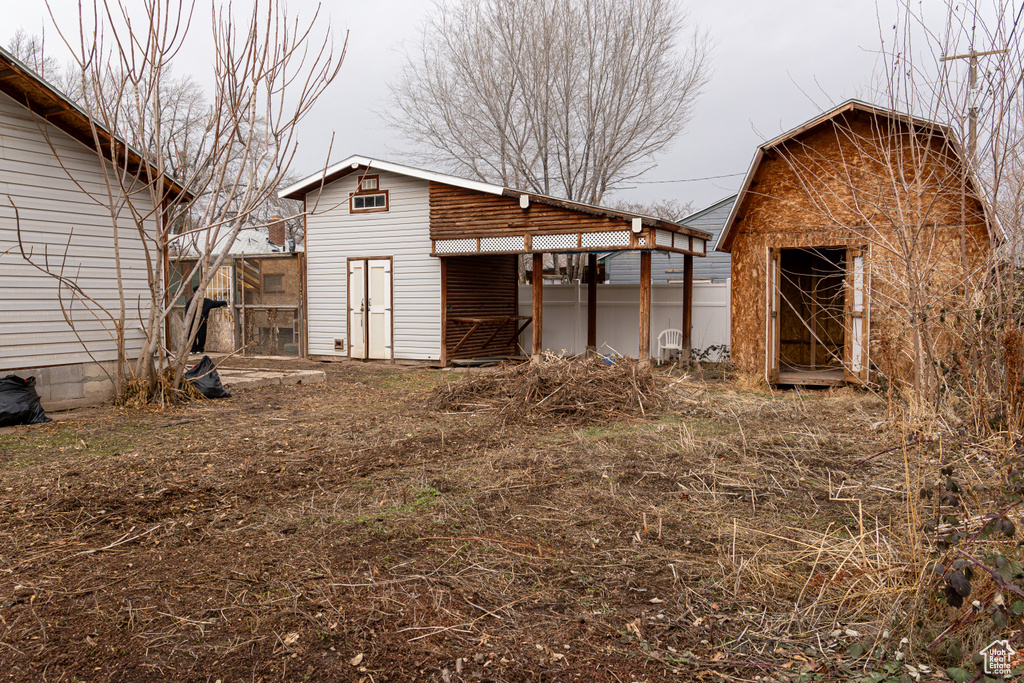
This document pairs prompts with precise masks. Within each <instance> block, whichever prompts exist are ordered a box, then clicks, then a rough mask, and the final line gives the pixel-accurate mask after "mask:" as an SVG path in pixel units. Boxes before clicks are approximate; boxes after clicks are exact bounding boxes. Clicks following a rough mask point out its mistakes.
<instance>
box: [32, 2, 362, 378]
mask: <svg viewBox="0 0 1024 683" xmlns="http://www.w3.org/2000/svg"><path fill="white" fill-rule="evenodd" d="M194 10H195V6H194V5H193V4H192V3H190V2H185V0H146V1H145V2H144V3H134V2H128V1H127V0H103V1H102V2H100V3H99V4H98V5H97V8H96V12H95V14H93V15H87V14H84V13H83V14H82V15H80V16H79V19H78V24H77V26H74V27H67V26H60V23H61V22H60V18H59V17H54V20H55V22H56V23H57V24H58V31H59V32H60V35H61V38H62V39H63V40H64V42H65V43H66V44H67V45H68V47H69V48H70V49H71V51H72V53H73V55H74V61H75V64H74V71H75V73H77V74H78V77H79V82H78V88H79V90H78V97H77V99H78V101H79V103H80V105H81V106H82V107H83V109H84V110H85V111H86V112H87V114H88V115H89V118H90V123H91V125H92V137H93V141H94V144H95V146H96V148H97V151H100V152H102V153H104V155H105V156H106V157H107V158H109V159H111V160H112V162H113V163H112V164H109V165H104V166H103V169H104V180H105V190H104V191H103V192H102V193H97V192H95V191H94V190H91V189H90V190H88V191H89V192H90V194H91V196H92V197H93V198H94V200H96V201H97V202H98V203H100V204H101V205H102V206H103V207H104V210H105V211H106V212H107V213H109V215H110V217H111V227H112V234H113V252H114V259H115V261H114V263H115V266H114V269H115V276H116V282H117V289H118V305H117V307H116V309H112V310H110V309H108V310H102V311H99V310H95V311H93V313H94V315H95V316H96V317H97V318H105V319H107V320H108V323H107V324H108V326H109V329H110V330H111V331H112V334H113V335H115V336H116V337H117V340H118V357H119V361H118V369H117V377H116V378H115V389H116V391H117V392H118V393H119V394H122V393H123V392H125V391H126V390H127V389H129V388H132V390H133V391H135V392H141V393H143V394H144V395H146V396H148V397H150V398H158V397H160V396H161V395H162V394H161V390H162V389H163V388H166V387H170V388H177V386H178V384H179V383H180V381H181V377H182V374H183V369H184V365H185V361H186V360H187V358H188V350H189V347H190V342H191V339H192V338H193V337H194V336H195V334H196V331H197V330H198V322H199V320H198V316H197V311H198V304H199V303H201V296H202V291H204V290H205V288H206V286H207V284H208V283H209V282H210V280H211V278H212V277H213V275H214V273H215V272H216V270H217V268H218V267H219V266H220V264H221V262H222V261H223V259H224V256H225V254H226V251H227V249H228V248H230V245H231V243H232V242H233V240H234V237H235V236H236V235H237V234H238V231H239V230H240V229H242V227H244V226H246V225H247V224H249V223H251V221H252V220H253V219H254V216H255V215H256V214H257V212H258V211H259V210H260V208H261V207H263V206H264V205H265V204H266V203H267V201H268V200H269V199H271V198H272V197H273V196H274V193H275V191H276V188H277V186H278V185H279V183H280V182H281V180H282V179H284V178H285V177H287V174H288V169H289V165H290V163H291V161H292V157H293V156H294V153H295V131H296V126H297V124H298V123H299V121H301V120H302V118H303V117H304V115H305V114H306V113H308V111H309V109H310V108H311V107H312V106H313V104H314V103H315V102H316V100H317V98H318V97H319V95H320V94H321V93H323V92H324V89H325V88H326V87H327V85H329V84H330V83H331V81H332V80H333V79H334V77H335V76H336V75H337V73H338V70H339V68H340V66H341V62H342V60H343V57H344V48H342V50H341V52H340V53H338V54H335V52H334V48H333V43H332V40H331V38H330V34H329V32H327V33H325V34H323V35H322V36H321V37H317V33H318V31H317V23H318V17H317V16H314V17H313V18H312V19H311V20H308V21H299V20H298V19H291V18H289V17H288V15H287V13H286V12H285V10H284V9H283V7H282V6H281V5H280V4H279V3H278V2H276V0H269V1H268V2H256V3H254V4H253V6H252V9H251V11H250V12H249V13H248V16H247V17H245V19H244V21H242V22H239V21H238V18H237V17H236V16H235V15H234V14H233V13H232V9H231V7H230V6H225V7H221V6H218V5H216V4H215V5H213V6H212V7H211V15H212V16H211V17H210V21H209V23H210V25H211V26H212V29H213V30H212V35H211V37H210V44H211V45H212V47H213V54H214V59H213V64H212V67H211V76H212V79H213V84H214V94H213V98H212V102H210V103H209V104H207V103H206V101H205V97H204V96H203V94H202V93H201V92H200V91H199V89H198V88H197V87H196V85H195V83H194V82H193V81H192V80H191V79H188V78H183V79H174V78H173V77H172V76H171V67H172V65H173V63H174V58H175V56H176V55H177V54H178V53H179V52H180V51H181V49H182V47H183V43H184V40H185V38H186V36H187V35H188V33H189V31H190V29H191V28H192V26H193V12H194ZM51 15H52V11H51ZM196 23H199V22H196ZM203 23H205V22H203ZM108 133H113V135H110V134H108ZM132 147H134V148H135V149H137V150H141V154H142V157H141V158H139V157H138V156H137V155H135V154H134V153H133V152H132V151H131V148H132ZM171 173H174V174H175V175H176V178H175V179H176V180H177V182H179V183H181V184H182V185H183V186H184V187H186V188H188V194H179V195H175V194H173V193H172V192H171V185H170V183H169V181H168V178H169V174H171ZM68 174H69V177H72V180H74V177H73V175H72V173H71V172H70V171H69V173H68ZM85 189H86V188H83V190H85ZM126 219H127V220H128V224H129V225H130V226H131V228H130V232H131V233H132V234H130V235H125V234H123V232H124V230H125V228H124V225H125V221H126ZM180 235H184V236H186V237H187V236H190V235H196V236H198V242H199V243H200V246H201V251H202V253H203V258H201V259H200V260H199V261H198V262H197V264H196V266H195V268H194V269H193V272H191V273H189V274H187V276H186V277H185V278H184V279H183V281H182V283H183V284H182V286H184V283H188V282H190V281H191V279H192V276H193V275H195V274H196V273H199V275H200V287H199V292H198V293H197V294H196V295H195V296H193V297H192V299H191V301H190V304H189V307H188V309H187V310H188V313H187V315H186V321H185V323H186V324H185V325H183V327H182V332H181V337H180V338H179V339H176V340H167V339H165V338H164V328H165V321H166V320H167V319H168V318H169V316H170V315H171V313H172V311H173V309H174V304H175V303H176V301H177V299H178V297H179V295H180V294H181V293H182V292H180V291H177V292H168V291H167V287H166V286H165V279H164V274H165V272H166V271H167V268H168V264H167V263H166V254H167V253H168V247H169V245H170V243H171V241H172V240H174V239H176V238H177V237H178V236H180ZM125 240H131V241H132V242H133V243H134V242H139V241H141V243H142V244H144V245H145V249H144V258H145V267H146V273H147V279H148V285H149V286H148V289H149V294H148V300H145V301H132V300H130V299H129V298H128V296H127V295H126V293H125V286H124V283H125V273H124V265H123V261H122V258H121V253H120V250H121V247H122V244H123V243H124V242H125ZM215 245H222V252H221V253H215V252H214V246H215ZM54 276H55V277H62V275H61V274H60V273H54ZM66 280H67V278H65V281H66ZM65 281H62V283H63V284H64V285H65V287H66V288H67V289H69V290H70V291H71V293H72V296H74V297H75V298H76V299H77V300H78V303H79V305H82V306H85V307H86V308H89V307H90V302H89V300H88V298H87V297H83V296H80V295H78V294H76V287H75V286H74V284H73V283H70V282H65ZM133 319H134V320H136V321H138V322H140V323H141V324H142V327H143V329H144V330H145V334H146V336H145V341H144V343H143V344H142V348H141V350H140V351H138V352H137V353H133V352H130V351H129V350H128V349H127V348H126V345H125V343H124V331H125V330H126V328H127V324H128V322H129V321H130V320H133ZM169 346H171V347H173V348H175V349H177V350H176V351H173V352H172V351H170V350H168V347H169ZM163 368H169V369H170V370H171V373H170V376H169V377H168V376H166V375H164V374H163V372H162V369H163ZM165 380H166V381H165Z"/></svg>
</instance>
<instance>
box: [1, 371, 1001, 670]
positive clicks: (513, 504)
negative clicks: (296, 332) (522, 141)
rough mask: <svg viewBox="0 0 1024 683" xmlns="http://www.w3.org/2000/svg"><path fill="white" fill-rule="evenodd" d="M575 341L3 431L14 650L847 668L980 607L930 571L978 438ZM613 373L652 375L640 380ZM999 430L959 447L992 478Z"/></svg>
mask: <svg viewBox="0 0 1024 683" xmlns="http://www.w3.org/2000/svg"><path fill="white" fill-rule="evenodd" d="M570 365H571V367H553V366H549V367H534V368H532V369H531V368H530V367H529V366H527V367H524V368H505V369H502V370H500V371H499V372H495V373H487V374H480V375H478V376H474V377H470V378H468V379H467V380H466V381H465V383H464V384H463V383H461V382H452V383H451V384H450V385H448V384H447V383H445V382H444V380H445V379H446V378H448V377H450V375H448V374H447V373H439V372H436V371H430V370H414V371H396V370H394V369H391V368H381V367H380V366H375V365H361V364H342V365H340V366H335V365H331V366H322V365H320V366H317V367H319V368H324V367H326V368H327V369H328V371H329V372H331V373H332V374H331V378H330V381H329V383H328V384H327V385H325V386H298V387H273V388H267V389H262V390H256V391H249V392H239V393H238V394H237V395H236V397H235V398H232V399H229V400H226V401H217V402H213V403H208V402H195V403H191V404H187V405H183V406H179V407H175V408H173V409H170V410H168V411H163V412H158V411H153V410H152V409H146V410H124V411H121V412H116V411H109V410H108V411H98V412H97V413H96V414H95V415H94V416H93V417H89V418H86V419H83V420H81V421H79V422H73V423H68V422H64V423H55V424H53V425H50V426H46V425H42V426H40V427H39V428H32V429H31V430H27V431H25V432H23V433H11V432H8V433H5V434H2V435H0V476H2V477H3V480H4V481H5V485H4V489H5V490H3V491H0V514H2V517H0V566H3V567H4V568H6V569H10V570H11V571H10V573H9V574H8V575H6V576H3V575H0V605H3V606H4V607H3V611H2V612H0V614H2V615H3V617H4V619H5V620H6V623H0V662H3V663H4V664H6V665H7V666H8V670H9V671H11V672H14V673H13V674H12V675H13V678H15V679H18V678H19V677H20V678H21V679H23V680H33V679H38V678H40V674H41V672H43V671H44V670H45V671H47V672H49V673H53V674H55V675H54V676H53V678H54V679H57V678H58V677H59V675H60V674H64V677H65V679H67V678H69V677H71V676H73V675H77V676H79V677H84V678H90V679H91V678H96V677H98V676H97V675H95V674H93V673H92V672H93V671H94V669H95V668H96V667H97V666H98V667H100V670H101V671H103V672H104V676H106V677H107V678H110V679H116V678H117V677H119V676H120V677H121V678H129V679H130V677H131V675H135V674H129V673H127V672H129V671H135V670H136V668H137V667H142V668H141V669H139V670H140V671H143V672H145V673H144V674H142V673H140V674H138V675H140V676H142V677H143V678H145V677H146V676H147V675H150V674H152V675H153V676H157V677H160V678H161V679H163V680H192V679H195V678H196V677H200V676H207V675H213V676H216V677H222V678H224V679H225V680H227V679H231V680H234V679H236V678H239V679H246V680H249V679H256V678H259V677H263V678H264V679H265V680H291V679H293V678H296V677H299V678H301V677H302V676H303V675H306V673H307V672H310V671H311V672H312V673H310V676H311V677H313V678H315V677H320V678H321V679H322V680H345V681H348V680H358V677H360V676H362V677H364V678H366V677H372V679H373V680H375V681H383V680H429V681H445V680H448V681H468V680H478V679H480V678H484V679H491V680H500V681H526V680H542V679H545V680H563V679H565V680H569V679H572V680H575V679H576V677H577V676H578V677H579V678H580V679H581V680H592V681H616V680H650V681H655V680H674V679H678V677H679V676H687V677H689V678H695V679H700V678H701V677H704V678H706V679H707V680H720V677H722V676H724V677H734V678H737V679H738V680H752V679H753V678H754V677H755V676H762V678H765V677H767V678H769V679H773V680H796V679H798V678H799V677H800V676H801V675H802V674H808V673H815V672H817V673H819V674H820V675H821V676H823V677H825V678H826V679H831V680H836V679H840V680H845V679H849V678H851V677H852V674H851V672H853V671H855V670H858V669H859V668H861V667H862V663H861V662H860V661H856V662H855V661H853V660H852V658H851V657H850V656H849V655H848V654H847V648H848V647H849V646H850V645H851V644H853V643H859V642H864V643H866V644H867V645H868V646H871V645H872V644H873V643H876V642H880V641H881V638H880V634H881V633H882V632H883V631H884V630H887V629H890V630H894V631H895V629H896V628H899V627H900V624H901V623H902V622H903V621H905V619H906V616H907V615H909V614H911V613H912V609H913V606H914V605H917V604H925V605H926V606H927V609H928V610H931V611H925V612H921V613H922V614H923V615H924V616H925V617H926V618H927V619H929V620H930V624H929V626H928V629H926V630H928V633H927V634H925V633H923V632H922V633H921V634H920V636H919V637H918V640H924V639H926V638H925V637H926V636H930V637H931V638H932V639H934V638H935V637H937V636H938V635H939V634H940V633H941V631H942V630H943V629H946V628H947V626H949V624H950V623H954V621H953V620H955V619H957V618H962V617H963V616H964V614H965V612H962V613H958V614H959V616H958V614H954V613H953V611H952V610H951V609H950V608H946V607H944V605H942V604H941V603H940V602H939V601H938V600H936V599H935V597H934V596H935V595H936V594H937V593H936V591H935V590H934V586H933V585H931V584H927V585H926V584H922V583H921V581H920V576H921V574H920V564H919V561H918V560H917V559H916V558H918V557H923V556H924V555H923V554H922V553H927V552H930V551H929V550H928V548H930V547H931V546H928V545H927V544H928V543H931V540H929V539H928V538H927V537H923V536H921V534H919V533H918V534H917V536H919V537H921V545H920V546H914V545H912V544H911V543H909V541H908V539H913V538H914V537H915V536H914V534H912V533H911V530H912V529H913V528H914V525H915V522H913V519H914V517H913V516H912V515H910V514H909V513H908V509H909V508H908V500H911V501H919V500H920V499H919V498H918V497H917V489H916V488H915V487H916V486H917V485H918V482H920V481H931V480H933V479H934V478H935V477H936V474H935V472H936V471H937V467H938V466H939V465H940V464H943V463H944V462H945V461H948V460H950V459H952V458H953V457H954V455H953V454H951V453H950V452H949V451H948V449H947V450H945V451H943V452H942V453H941V454H940V453H938V452H937V451H936V450H935V447H933V446H931V445H921V446H919V447H917V446H915V447H914V448H911V449H907V450H905V449H901V448H898V445H899V444H900V443H902V439H903V438H904V437H903V436H902V435H901V434H894V433H893V432H891V431H888V430H886V429H884V428H876V427H877V425H878V424H879V422H880V421H881V420H882V418H883V417H884V410H885V407H884V405H883V404H882V402H881V401H880V400H878V399H876V398H874V397H873V396H871V395H868V394H864V393H861V392H852V391H851V392H839V393H836V392H823V391H819V392H801V393H797V392H783V393H776V394H774V395H772V394H765V393H757V392H751V391H746V390H742V389H740V388H738V387H737V386H736V385H725V384H710V385H708V384H704V383H701V382H696V381H694V380H693V377H692V376H690V375H680V374H678V373H677V372H673V373H671V374H669V373H657V372H656V373H653V374H650V375H648V374H643V373H640V372H639V371H638V372H636V373H635V374H632V373H633V370H632V369H630V368H629V367H628V366H622V367H620V368H615V367H610V368H606V367H589V366H581V365H579V364H578V363H574V364H570ZM512 372H518V373H521V374H517V375H515V377H517V378H518V379H519V381H514V380H510V379H509V378H508V377H502V374H503V373H512ZM616 372H618V373H621V374H619V375H615V374H614V373H616ZM553 377H554V378H558V377H561V378H562V380H563V383H565V382H572V383H576V382H579V381H582V384H583V387H586V388H587V391H586V393H578V392H580V391H582V390H580V389H578V388H577V389H573V388H571V387H560V386H559V385H558V383H557V381H555V380H552V378H553ZM608 377H617V378H618V381H620V382H622V381H623V379H624V378H625V380H626V381H629V382H633V381H635V382H636V384H635V385H633V384H624V385H623V386H624V387H625V389H626V391H625V392H620V394H622V395H624V396H625V398H622V397H619V398H616V399H614V400H618V401H623V402H624V403H615V402H614V401H613V400H612V399H609V398H608V392H609V391H610V388H609V385H608V384H605V383H604V382H603V380H604V379H605V378H608ZM581 378H582V379H581ZM648 382H650V383H651V384H647V383H648ZM510 386H511V387H513V388H515V387H519V388H518V389H517V390H516V391H517V392H519V393H513V394H512V395H509V394H508V393H502V392H507V391H509V387H510ZM631 386H633V387H635V388H634V389H630V387H631ZM437 387H441V388H440V389H437V390H436V391H435V388H437ZM527 387H533V389H529V390H528V388H527ZM631 391H635V392H636V393H635V394H634V398H629V394H630V392H631ZM487 392H491V393H487ZM530 392H533V393H530ZM574 392H577V393H574ZM531 396H532V398H529V397H531ZM569 396H571V397H572V399H573V400H572V401H570V400H568V399H567V398H559V397H569ZM651 396H657V401H656V402H648V401H649V400H650V397H651ZM439 397H442V398H439ZM556 399H557V400H556ZM442 400H444V401H452V403H443V404H440V405H444V407H443V408H439V407H438V406H439V401H442ZM524 400H525V401H532V402H533V403H532V404H530V403H527V404H526V405H524V404H523V403H522V401H524ZM630 401H634V402H633V403H630ZM466 404H483V405H476V406H475V407H474V406H469V405H466ZM556 405H557V406H560V407H559V408H558V410H561V411H566V412H557V411H555V410H550V411H549V409H550V408H554V407H555V406H556ZM630 405H633V406H634V407H633V408H632V409H630V408H629V406H630ZM640 405H642V406H643V410H642V411H641V410H640V408H639V406H640ZM509 406H514V408H510V407H509ZM538 406H539V408H540V409H539V410H538V409H537V408H538ZM580 406H582V408H583V409H582V411H581V410H580ZM623 406H625V407H623ZM655 406H656V407H655ZM460 407H461V408H462V410H466V409H467V408H468V409H469V410H468V412H461V411H460V410H456V409H455V408H460ZM645 416H646V417H645ZM894 445H895V446H897V448H895V449H894V448H893V446H894ZM992 446H993V444H981V445H980V449H989V450H991V448H992ZM915 448H916V450H915ZM980 449H974V450H972V451H970V452H969V453H968V452H967V451H963V452H960V451H958V452H957V455H956V456H955V457H956V458H959V460H957V462H963V463H966V464H964V465H962V468H963V471H965V472H967V471H970V472H972V473H975V472H976V476H977V478H978V479H979V480H989V479H990V478H991V477H992V476H993V473H995V472H997V470H998V463H990V462H989V461H983V460H979V459H978V458H979V457H981V458H990V459H991V458H992V457H993V456H990V455H986V454H985V452H984V451H983V450H980ZM968 465H969V466H968ZM990 465H991V466H990ZM908 472H909V473H910V476H908V474H907V473H908ZM972 476H975V474H972ZM972 481H973V480H972ZM908 491H910V492H911V493H912V495H911V496H910V497H909V498H908V496H907V492H908ZM914 505H915V506H917V507H915V509H917V510H918V513H916V514H917V518H922V517H926V516H928V515H932V514H933V511H932V510H931V509H930V508H927V507H926V506H927V501H926V502H925V503H917V502H915V503H914ZM920 506H925V507H920ZM921 510H924V512H921ZM978 585H979V588H978V590H979V591H984V590H988V589H986V588H985V587H984V585H983V584H982V583H979V584H978ZM16 586H17V587H18V588H16ZM19 591H20V592H19ZM964 609H965V610H966V609H967V608H966V607H965V608H964ZM851 633H852V634H854V635H851ZM90 641H91V643H92V644H90ZM879 647H882V646H881V645H880V646H879ZM567 648H568V649H567ZM358 655H362V656H363V658H362V659H361V660H359V661H360V663H359V664H358V665H352V664H351V663H350V662H352V661H354V660H355V658H356V657H357V656H358ZM918 656H930V655H913V657H918ZM933 659H936V660H937V657H935V658H933ZM907 661H911V659H908V660H907ZM359 667H363V668H365V669H366V671H360V670H359ZM57 672H59V673H57ZM48 675H49V674H48Z"/></svg>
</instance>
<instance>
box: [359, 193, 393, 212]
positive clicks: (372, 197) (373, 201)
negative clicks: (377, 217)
mask: <svg viewBox="0 0 1024 683" xmlns="http://www.w3.org/2000/svg"><path fill="white" fill-rule="evenodd" d="M351 210H352V211H387V210H388V192H387V190H384V191H383V192H373V193H367V194H354V195H352V205H351Z"/></svg>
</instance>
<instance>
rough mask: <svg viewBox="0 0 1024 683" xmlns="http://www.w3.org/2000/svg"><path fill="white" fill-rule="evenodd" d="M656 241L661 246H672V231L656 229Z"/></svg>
mask: <svg viewBox="0 0 1024 683" xmlns="http://www.w3.org/2000/svg"><path fill="white" fill-rule="evenodd" d="M654 243H655V244H657V245H658V246H659V247H671V246H672V233H671V232H669V231H668V230H655V231H654Z"/></svg>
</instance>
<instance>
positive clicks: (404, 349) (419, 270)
mask: <svg viewBox="0 0 1024 683" xmlns="http://www.w3.org/2000/svg"><path fill="white" fill-rule="evenodd" d="M368 173H369V174H376V173H377V172H376V171H374V170H372V169H371V170H370V171H369V172H368ZM357 175H358V174H357V173H352V174H350V175H347V176H345V177H343V178H341V179H339V180H337V181H335V182H333V183H331V184H330V185H328V186H326V187H325V188H324V189H323V194H322V196H320V197H319V200H318V193H317V192H312V193H310V194H309V195H307V197H306V202H307V204H306V206H307V210H308V211H310V212H311V214H310V215H309V216H308V217H307V219H306V237H305V240H306V279H307V282H308V289H307V297H308V299H307V301H308V303H307V307H308V308H307V330H308V335H309V354H310V355H313V356H347V355H348V344H349V341H348V336H347V329H346V326H347V322H348V321H347V319H346V313H347V310H346V288H347V286H348V283H347V278H346V272H345V268H346V263H347V259H349V258H365V257H373V256H391V257H392V272H391V277H392V287H393V291H394V300H393V304H392V306H393V307H392V314H393V319H394V339H393V354H394V357H395V358H398V359H415V360H439V359H440V357H441V265H440V261H439V260H438V259H436V258H434V257H432V256H430V251H431V243H430V195H429V184H428V182H427V181H425V180H419V179H416V178H409V177H407V176H402V175H396V174H392V173H384V172H381V173H380V188H381V189H382V190H387V191H388V195H389V210H388V211H383V212H378V213H352V214H350V213H349V204H348V197H349V194H350V193H351V192H354V191H355V188H356V180H357ZM335 339H344V340H345V350H343V351H341V350H339V351H336V350H335V348H334V340H335Z"/></svg>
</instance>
